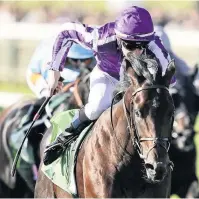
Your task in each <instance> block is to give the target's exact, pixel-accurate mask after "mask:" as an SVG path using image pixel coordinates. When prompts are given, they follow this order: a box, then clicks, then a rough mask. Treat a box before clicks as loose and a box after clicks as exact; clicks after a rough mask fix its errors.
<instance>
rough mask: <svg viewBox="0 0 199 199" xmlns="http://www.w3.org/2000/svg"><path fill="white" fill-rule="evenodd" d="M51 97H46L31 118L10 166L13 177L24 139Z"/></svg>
mask: <svg viewBox="0 0 199 199" xmlns="http://www.w3.org/2000/svg"><path fill="white" fill-rule="evenodd" d="M50 99H51V97H47V98H46V100H45V101H44V102H43V104H42V105H41V107H40V109H39V110H38V111H37V113H36V114H35V116H34V118H33V121H32V123H31V125H30V128H29V129H28V131H27V132H26V134H25V137H24V139H23V141H22V143H21V146H20V147H19V149H18V151H17V153H16V155H15V158H14V162H13V165H12V169H11V175H12V176H14V175H15V172H16V166H17V162H18V159H19V156H20V154H21V150H22V147H23V144H24V142H25V140H26V138H27V137H28V135H29V134H30V132H31V130H32V127H33V125H34V123H35V121H36V120H37V119H38V118H39V117H40V115H41V114H42V113H43V111H44V109H45V106H46V104H47V103H48V102H49V101H50Z"/></svg>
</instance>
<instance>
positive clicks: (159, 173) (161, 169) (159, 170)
mask: <svg viewBox="0 0 199 199" xmlns="http://www.w3.org/2000/svg"><path fill="white" fill-rule="evenodd" d="M155 172H156V179H157V180H159V179H162V178H163V176H164V175H165V173H166V167H165V166H163V165H159V166H157V167H156V169H155Z"/></svg>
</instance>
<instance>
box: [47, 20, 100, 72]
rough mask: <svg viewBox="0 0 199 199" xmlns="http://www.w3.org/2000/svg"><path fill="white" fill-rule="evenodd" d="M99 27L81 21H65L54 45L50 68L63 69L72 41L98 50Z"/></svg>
mask: <svg viewBox="0 0 199 199" xmlns="http://www.w3.org/2000/svg"><path fill="white" fill-rule="evenodd" d="M98 37H99V35H98V28H94V27H90V26H87V25H84V24H80V23H65V24H64V25H63V30H62V31H61V32H60V33H59V34H58V36H57V38H56V41H55V43H54V47H53V54H52V62H51V63H50V66H49V69H51V70H54V71H62V70H63V68H64V64H65V61H66V57H67V54H68V51H69V49H70V47H71V46H72V43H73V42H75V43H79V44H80V45H82V46H83V47H84V48H87V49H91V50H93V51H94V52H96V50H97V41H98Z"/></svg>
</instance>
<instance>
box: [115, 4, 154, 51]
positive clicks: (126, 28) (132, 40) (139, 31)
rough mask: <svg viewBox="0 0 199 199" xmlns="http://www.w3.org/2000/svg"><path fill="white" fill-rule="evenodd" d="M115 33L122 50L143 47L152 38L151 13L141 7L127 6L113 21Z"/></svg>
mask: <svg viewBox="0 0 199 199" xmlns="http://www.w3.org/2000/svg"><path fill="white" fill-rule="evenodd" d="M115 34H116V37H117V41H118V44H119V46H120V47H122V51H124V49H125V50H127V51H132V50H134V49H136V48H138V49H142V48H145V47H146V45H147V44H148V43H149V42H150V41H152V40H154V27H153V22H152V18H151V15H150V14H149V12H148V11H147V10H146V9H144V8H141V7H137V6H131V7H129V8H127V9H126V10H124V11H123V12H122V13H121V14H120V16H119V17H117V19H116V21H115ZM123 53H124V52H123Z"/></svg>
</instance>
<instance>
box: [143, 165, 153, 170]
mask: <svg viewBox="0 0 199 199" xmlns="http://www.w3.org/2000/svg"><path fill="white" fill-rule="evenodd" d="M145 167H146V169H151V170H154V166H153V165H152V164H149V163H146V164H145Z"/></svg>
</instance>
